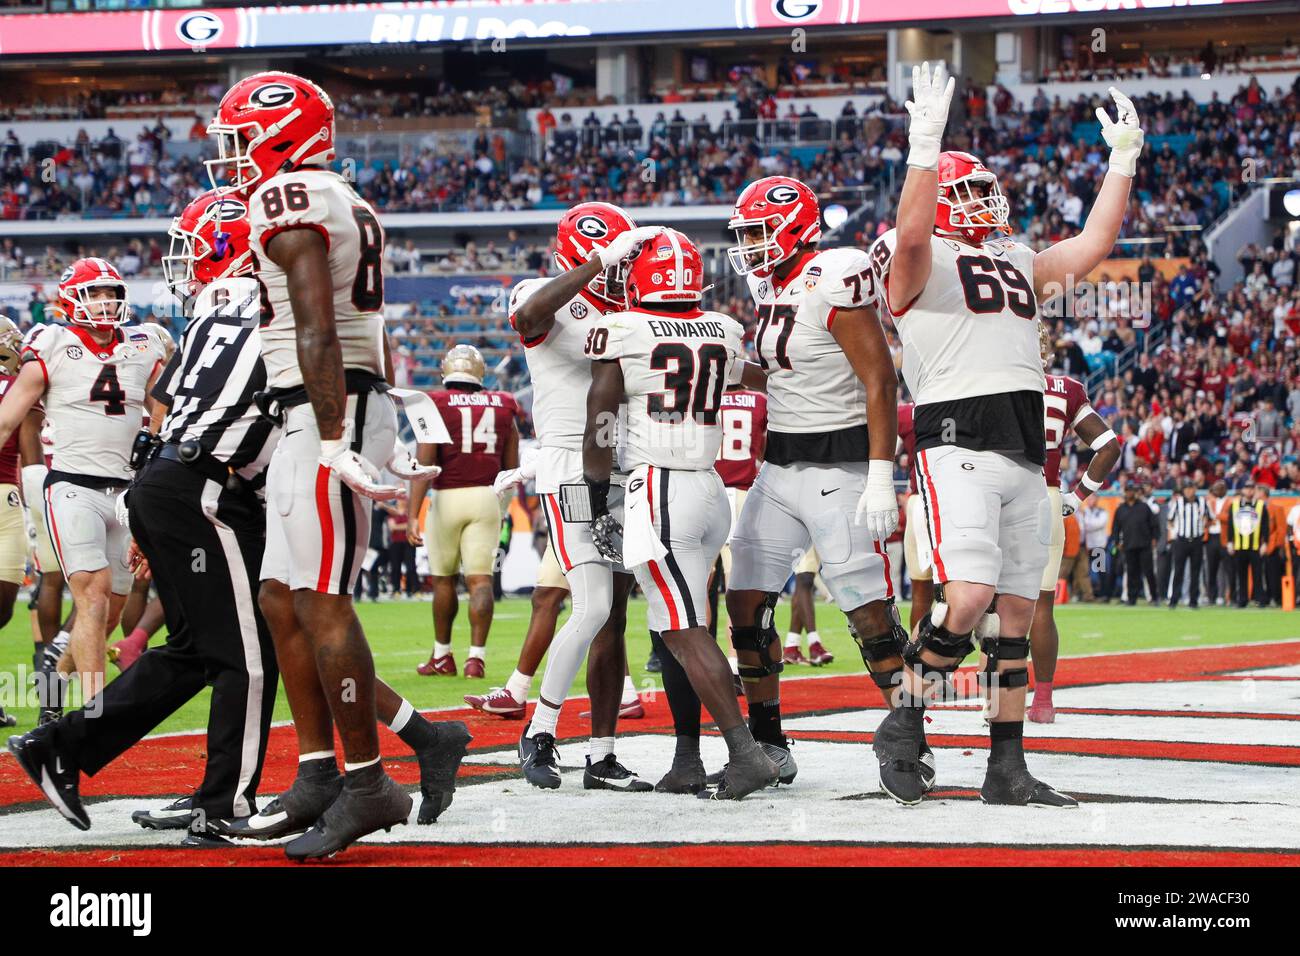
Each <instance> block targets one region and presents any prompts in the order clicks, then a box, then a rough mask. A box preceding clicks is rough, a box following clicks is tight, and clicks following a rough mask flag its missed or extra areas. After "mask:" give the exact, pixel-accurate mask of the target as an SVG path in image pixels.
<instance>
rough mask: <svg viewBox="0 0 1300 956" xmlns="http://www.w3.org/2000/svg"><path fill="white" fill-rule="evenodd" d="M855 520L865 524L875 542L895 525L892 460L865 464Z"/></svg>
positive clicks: (884, 537)
mask: <svg viewBox="0 0 1300 956" xmlns="http://www.w3.org/2000/svg"><path fill="white" fill-rule="evenodd" d="M856 521H857V523H858V524H860V525H866V526H867V533H868V534H870V535H871V537H872V538H873V539H874V540H876V541H884V540H885V539H886V538H888V537H889V536H890V535H891V534H893V533H894V531H895V530H897V528H898V495H897V494H895V492H894V463H893V462H892V461H881V460H876V459H873V460H872V461H871V462H870V463H869V464H868V465H867V487H866V488H865V489H863V492H862V497H860V498H859V499H858V512H857V516H856Z"/></svg>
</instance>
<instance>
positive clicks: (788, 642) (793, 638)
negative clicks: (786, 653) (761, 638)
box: [785, 631, 799, 647]
mask: <svg viewBox="0 0 1300 956" xmlns="http://www.w3.org/2000/svg"><path fill="white" fill-rule="evenodd" d="M785 646H786V647H798V646H799V635H798V634H796V633H795V632H794V631H791V632H790V633H789V634H787V635H786V636H785Z"/></svg>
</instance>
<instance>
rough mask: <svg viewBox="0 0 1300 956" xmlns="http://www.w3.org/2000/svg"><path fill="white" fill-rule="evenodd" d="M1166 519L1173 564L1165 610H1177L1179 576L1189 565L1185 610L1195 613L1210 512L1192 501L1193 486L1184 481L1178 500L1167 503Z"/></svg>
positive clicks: (1180, 586)
mask: <svg viewBox="0 0 1300 956" xmlns="http://www.w3.org/2000/svg"><path fill="white" fill-rule="evenodd" d="M1168 515H1169V541H1170V551H1171V552H1172V554H1173V563H1174V579H1173V585H1172V588H1171V590H1170V592H1169V607H1170V609H1173V608H1176V607H1177V606H1178V599H1179V597H1181V596H1182V593H1183V572H1184V570H1185V569H1186V568H1187V565H1188V564H1189V563H1190V564H1191V566H1192V576H1191V580H1190V581H1188V583H1187V606H1188V607H1190V608H1192V609H1195V608H1196V607H1197V604H1198V602H1199V600H1200V596H1201V561H1202V559H1203V558H1204V557H1205V537H1206V529H1207V528H1209V526H1210V520H1211V516H1210V509H1209V508H1208V507H1207V506H1206V504H1205V501H1204V500H1203V499H1201V498H1198V497H1196V485H1195V484H1193V483H1192V482H1191V481H1184V482H1183V485H1182V488H1181V489H1180V491H1179V494H1178V496H1177V497H1175V498H1174V499H1173V500H1171V501H1170V502H1169V507H1168Z"/></svg>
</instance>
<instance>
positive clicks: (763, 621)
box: [731, 591, 785, 682]
mask: <svg viewBox="0 0 1300 956" xmlns="http://www.w3.org/2000/svg"><path fill="white" fill-rule="evenodd" d="M776 599H777V595H776V592H774V591H768V592H767V594H766V595H765V596H764V598H763V603H762V604H760V605H759V606H758V610H756V611H755V612H754V623H753V624H751V625H750V626H748V627H733V628H732V629H731V645H732V647H734V648H735V649H736V652H737V653H738V654H739V652H740V651H753V652H755V653H756V654H757V655H758V661H759V663H758V665H757V666H753V665H747V664H743V663H742V664H740V666H739V672H740V679H741V680H743V681H751V682H752V681H759V680H762V679H763V678H764V677H767V676H768V675H769V674H779V673H781V671H782V670H784V669H785V665H784V664H783V663H782V662H781V659H780V657H778V658H777V659H776V660H775V661H773V660H769V657H770V655H769V654H768V653H767V649H768V648H769V647H771V646H772V645H773V644H778V643H779V642H780V637H779V636H778V635H777V633H776V621H775V618H774V612H775V610H776Z"/></svg>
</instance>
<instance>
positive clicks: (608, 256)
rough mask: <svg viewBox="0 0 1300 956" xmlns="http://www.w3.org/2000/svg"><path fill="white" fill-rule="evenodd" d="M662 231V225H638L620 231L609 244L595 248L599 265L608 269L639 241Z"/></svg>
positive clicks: (639, 242) (624, 256)
mask: <svg viewBox="0 0 1300 956" xmlns="http://www.w3.org/2000/svg"><path fill="white" fill-rule="evenodd" d="M663 231H664V227H663V226H638V227H637V228H635V229H629V230H628V231H627V232H620V233H619V234H618V235H617V236H615V237H614V238H613V239H611V240H610V242H609V245H607V246H605V247H604V248H597V249H596V251H595V254H596V257H597V258H598V259H600V264H601V266H603V267H604V268H606V269H608V268H609V267H610V266H615V265H618V264H619V263H620V262H622V261H623V260H624V259H626V258H627V257H628V256H629V255H631V254H632V250H633V249H635V248H636V247H637V246H639V245H641V243H643V242H649V241H650V240H651V239H653V238H654V237H655V236H657V235H659V233H661V232H663Z"/></svg>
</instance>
